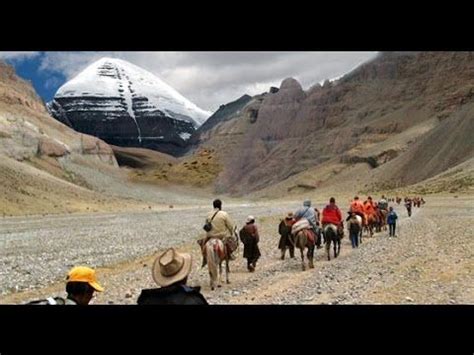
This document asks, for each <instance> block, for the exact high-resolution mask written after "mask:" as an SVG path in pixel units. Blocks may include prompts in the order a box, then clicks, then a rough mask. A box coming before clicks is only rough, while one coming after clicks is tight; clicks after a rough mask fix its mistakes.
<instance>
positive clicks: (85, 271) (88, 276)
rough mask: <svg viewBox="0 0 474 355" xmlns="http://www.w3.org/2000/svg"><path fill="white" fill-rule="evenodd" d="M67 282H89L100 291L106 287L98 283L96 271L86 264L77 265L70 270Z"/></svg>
mask: <svg viewBox="0 0 474 355" xmlns="http://www.w3.org/2000/svg"><path fill="white" fill-rule="evenodd" d="M66 280H67V282H73V281H75V282H87V283H88V284H89V285H91V286H92V287H93V288H94V290H96V291H98V292H102V291H104V288H103V287H102V286H100V285H99V284H98V283H97V279H96V277H95V271H94V270H93V269H91V268H90V267H86V266H76V267H73V268H72V269H71V271H69V274H68V275H67V279H66Z"/></svg>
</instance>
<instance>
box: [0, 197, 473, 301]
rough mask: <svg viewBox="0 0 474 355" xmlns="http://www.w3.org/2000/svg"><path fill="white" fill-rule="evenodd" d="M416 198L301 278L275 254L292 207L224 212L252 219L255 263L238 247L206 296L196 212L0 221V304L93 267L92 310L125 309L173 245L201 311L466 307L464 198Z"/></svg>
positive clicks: (467, 209) (297, 263)
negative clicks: (213, 307)
mask: <svg viewBox="0 0 474 355" xmlns="http://www.w3.org/2000/svg"><path fill="white" fill-rule="evenodd" d="M426 199H427V204H426V205H424V206H422V207H421V208H419V209H418V208H415V209H414V213H413V215H412V216H411V217H408V216H407V214H406V210H405V208H404V207H403V206H402V205H396V204H395V205H394V207H395V210H396V211H397V213H398V214H399V224H398V230H397V235H398V236H397V237H396V238H388V232H381V233H378V234H375V236H374V237H372V238H364V239H363V243H362V244H361V245H360V247H359V248H358V249H352V248H351V246H350V242H349V240H348V238H347V236H346V237H345V238H344V239H343V244H342V249H341V254H340V256H339V257H338V258H337V259H334V258H332V254H331V261H327V256H326V253H325V251H323V250H324V249H319V250H316V252H315V268H314V269H310V270H307V271H302V270H301V260H300V258H299V255H298V254H299V253H298V252H297V253H296V256H297V258H295V259H289V258H288V257H287V259H285V260H280V258H279V257H280V252H279V250H278V249H277V244H278V233H277V226H278V223H279V218H280V217H281V216H283V215H284V214H285V213H286V212H287V211H291V210H293V211H294V210H295V209H296V208H297V207H298V204H296V203H290V204H287V205H282V204H280V203H279V204H275V203H263V202H261V203H252V204H243V203H242V204H234V205H231V206H228V208H225V210H228V211H229V213H230V214H231V216H232V217H234V219H235V221H236V222H237V224H238V225H239V226H241V225H242V223H243V221H244V219H245V217H246V216H247V215H248V214H253V215H255V216H256V217H257V224H258V225H259V228H260V235H261V242H260V249H261V252H262V257H261V259H260V260H259V262H258V265H257V270H256V272H254V273H249V272H248V271H247V270H246V267H245V266H246V264H245V261H244V259H242V245H241V246H240V249H239V252H238V257H237V259H236V260H235V261H233V262H232V263H231V274H230V281H231V283H230V284H225V283H224V284H223V285H222V287H221V288H218V289H216V290H215V291H211V290H210V287H209V275H208V272H207V268H204V269H201V268H200V263H201V257H200V253H199V249H198V246H197V243H196V239H197V238H198V237H199V235H200V234H201V228H202V226H201V225H202V223H203V219H204V216H205V215H206V213H207V209H206V208H204V207H189V208H183V209H175V210H170V211H159V212H157V211H147V212H136V213H107V214H104V213H102V214H101V213H95V214H82V215H65V216H48V217H36V218H32V217H14V218H3V219H0V263H1V264H2V265H4V267H3V268H2V270H1V271H0V294H1V296H0V303H1V304H21V303H24V302H27V301H29V300H32V299H36V298H42V297H46V296H51V295H63V292H64V277H65V274H66V272H67V270H68V269H69V268H70V267H71V266H72V265H78V264H85V265H89V266H92V267H97V269H98V278H99V281H100V282H101V284H103V286H104V287H105V289H106V291H105V292H103V293H101V294H97V295H96V297H95V299H94V300H93V304H135V303H136V299H137V297H138V295H139V293H140V290H141V289H143V288H152V287H155V285H154V282H153V280H152V277H151V266H152V263H153V260H154V258H155V257H156V255H158V254H159V253H160V252H161V251H163V250H164V249H165V248H167V247H170V246H176V247H179V249H180V250H182V251H188V252H190V253H192V255H193V260H194V261H193V263H194V264H193V271H192V273H191V275H190V278H189V284H191V285H200V286H202V293H203V294H204V295H205V297H206V298H207V299H208V301H209V303H211V304H406V303H407V304H473V303H474V287H473V285H474V259H473V257H472V255H473V254H474V239H473V238H474V235H473V229H472V225H473V222H474V198H473V196H472V195H470V196H461V195H460V196H459V197H457V198H455V197H454V196H453V195H449V196H448V195H446V196H428V197H427V198H426ZM224 207H225V206H224ZM317 207H318V208H320V207H322V204H320V203H318V204H317ZM342 207H345V206H342ZM344 209H345V208H343V210H344Z"/></svg>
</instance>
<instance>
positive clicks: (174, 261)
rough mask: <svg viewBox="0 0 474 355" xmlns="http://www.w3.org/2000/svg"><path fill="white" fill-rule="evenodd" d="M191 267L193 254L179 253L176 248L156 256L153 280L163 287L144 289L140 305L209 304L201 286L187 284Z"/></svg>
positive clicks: (139, 299) (139, 301)
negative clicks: (201, 291)
mask: <svg viewBox="0 0 474 355" xmlns="http://www.w3.org/2000/svg"><path fill="white" fill-rule="evenodd" d="M191 267H192V258H191V254H188V253H179V252H177V251H176V250H175V249H174V248H170V249H168V250H166V251H165V252H164V253H163V254H161V255H160V256H159V257H158V258H156V260H155V262H154V263H153V268H152V275H153V280H155V282H156V284H157V285H158V286H161V287H160V288H153V289H146V290H142V292H141V294H140V296H139V297H138V300H137V303H138V304H139V305H142V304H152V305H169V304H179V305H181V304H184V305H202V304H208V303H207V301H206V299H205V298H204V296H203V295H202V294H201V293H200V292H199V291H200V287H189V286H187V285H186V282H187V280H188V276H189V274H190V273H191Z"/></svg>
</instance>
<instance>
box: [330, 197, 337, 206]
mask: <svg viewBox="0 0 474 355" xmlns="http://www.w3.org/2000/svg"><path fill="white" fill-rule="evenodd" d="M329 203H330V204H331V205H334V204H335V203H336V199H335V198H334V197H331V198H330V199H329Z"/></svg>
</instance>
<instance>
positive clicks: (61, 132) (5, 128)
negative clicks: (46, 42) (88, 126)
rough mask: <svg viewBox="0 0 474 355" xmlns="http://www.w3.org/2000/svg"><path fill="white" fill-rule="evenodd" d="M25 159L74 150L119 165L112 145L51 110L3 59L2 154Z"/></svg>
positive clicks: (0, 70) (0, 68)
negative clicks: (59, 119)
mask: <svg viewBox="0 0 474 355" xmlns="http://www.w3.org/2000/svg"><path fill="white" fill-rule="evenodd" d="M2 154H3V155H5V156H7V157H9V158H12V159H15V160H18V161H23V160H28V159H31V158H33V157H39V158H41V157H53V158H62V157H65V156H68V155H71V154H76V155H87V156H88V157H90V158H92V159H94V158H97V160H98V161H100V162H101V163H107V164H109V165H113V166H117V162H116V160H115V157H114V155H113V152H112V149H111V148H110V146H109V145H108V144H106V143H105V142H103V141H101V140H100V139H98V138H96V137H91V136H88V135H84V134H80V133H77V132H75V131H74V130H72V129H71V128H68V127H66V126H65V125H63V124H61V123H59V122H57V121H56V120H55V119H54V118H53V117H51V116H50V115H49V114H48V111H47V109H46V107H45V105H44V103H43V102H42V100H41V99H40V98H39V97H38V95H37V94H36V93H35V91H34V89H33V88H32V86H31V84H30V83H28V82H26V81H24V80H22V79H20V78H18V77H17V76H16V75H15V72H14V70H13V68H12V67H11V66H9V65H6V64H4V63H2V62H0V155H2Z"/></svg>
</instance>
